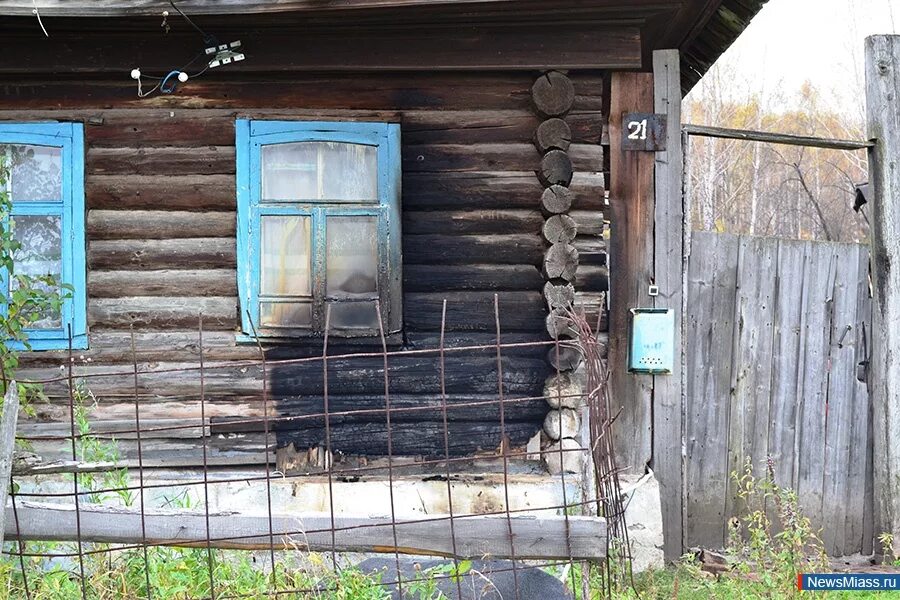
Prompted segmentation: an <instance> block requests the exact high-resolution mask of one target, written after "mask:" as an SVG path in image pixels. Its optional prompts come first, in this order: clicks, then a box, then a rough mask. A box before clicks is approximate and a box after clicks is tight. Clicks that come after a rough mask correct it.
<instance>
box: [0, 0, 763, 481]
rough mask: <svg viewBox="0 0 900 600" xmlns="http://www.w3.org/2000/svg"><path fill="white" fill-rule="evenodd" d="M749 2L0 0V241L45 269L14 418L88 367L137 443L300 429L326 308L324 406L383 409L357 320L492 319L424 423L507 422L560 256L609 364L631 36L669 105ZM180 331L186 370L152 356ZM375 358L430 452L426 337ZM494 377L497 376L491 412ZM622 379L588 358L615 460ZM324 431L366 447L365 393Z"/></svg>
mask: <svg viewBox="0 0 900 600" xmlns="http://www.w3.org/2000/svg"><path fill="white" fill-rule="evenodd" d="M761 4H762V3H761V2H758V1H752V2H750V1H746V0H654V1H652V2H648V1H645V0H629V1H623V0H555V1H553V2H544V1H537V0H279V1H277V2H276V1H262V0H249V1H243V2H232V1H218V2H216V1H211V0H181V1H180V2H177V3H175V4H174V5H172V4H169V3H168V2H164V1H162V0H102V1H95V0H92V1H85V2H78V1H75V0H36V2H32V1H31V0H28V1H24V0H0V44H2V47H3V50H4V51H3V53H2V58H0V144H2V145H3V146H4V147H6V148H10V147H23V146H25V147H29V148H30V149H31V150H33V152H31V153H27V154H26V155H27V157H28V158H27V159H26V160H25V162H24V163H21V164H19V165H18V166H16V167H14V169H13V173H12V176H11V184H10V192H11V194H12V200H13V203H14V212H15V214H16V215H19V216H20V217H21V218H19V219H17V222H19V225H18V230H19V231H20V236H21V237H22V239H23V242H24V243H25V245H26V247H27V248H28V249H30V250H31V252H30V253H29V254H28V256H27V257H25V258H23V260H22V264H21V265H20V268H22V269H31V270H32V271H43V270H47V269H48V268H49V270H51V271H52V272H55V273H58V274H60V275H61V276H62V278H63V279H64V280H66V281H67V282H70V283H72V284H73V285H74V287H75V292H74V293H73V294H72V296H71V297H70V298H69V299H68V300H67V301H66V305H65V307H64V309H63V311H62V314H61V315H57V316H56V317H55V318H53V319H50V320H49V321H47V322H44V323H42V325H41V327H42V329H41V330H40V331H37V332H36V333H35V336H34V337H33V340H34V351H33V352H31V353H28V354H26V355H24V356H23V361H22V373H21V375H20V376H21V377H29V378H36V379H45V380H47V379H49V380H52V381H49V382H48V383H47V384H46V385H45V390H46V393H47V395H48V396H49V399H50V401H49V403H46V404H39V405H38V406H37V407H36V409H37V415H36V417H35V419H36V421H35V422H37V423H39V425H35V426H33V427H32V429H31V430H30V431H38V432H52V431H59V432H65V431H66V428H67V427H68V426H69V425H68V414H69V402H70V398H69V393H68V391H67V383H68V380H69V374H70V368H71V374H72V377H73V379H74V380H76V381H77V380H79V379H80V378H81V377H82V376H84V375H85V374H92V375H93V377H91V378H90V379H87V380H84V381H85V383H84V385H85V386H86V389H87V390H89V391H90V392H91V393H92V394H93V395H94V396H95V397H96V399H97V404H96V406H89V407H88V410H89V413H90V415H91V417H92V419H93V422H94V423H95V427H96V428H97V431H98V432H100V433H102V432H103V431H104V427H106V428H108V429H115V427H116V426H119V427H122V426H123V424H128V423H132V422H133V419H134V397H135V394H137V395H138V396H139V398H140V411H141V412H140V417H141V420H142V423H143V425H144V426H145V427H149V428H150V429H151V430H153V429H154V428H155V433H154V432H153V431H150V432H148V433H146V434H145V437H144V451H143V452H144V460H145V463H144V464H145V465H168V466H196V465H197V464H199V461H200V460H201V453H200V451H199V448H200V444H199V441H198V438H199V437H200V436H201V435H207V437H208V444H209V448H208V451H209V456H208V461H209V463H210V464H214V465H215V464H241V463H243V464H259V463H260V462H261V461H262V460H264V456H265V454H264V451H265V441H264V439H263V433H262V432H263V420H264V413H265V412H266V409H268V415H269V416H280V417H285V416H299V417H302V416H304V415H305V416H307V417H311V416H313V415H319V416H316V417H315V418H306V419H302V420H298V421H290V422H287V423H281V424H279V425H276V426H274V427H273V429H274V430H275V431H276V433H277V439H278V442H277V444H278V446H280V447H281V446H286V445H289V444H290V443H294V445H295V446H296V447H297V448H300V449H303V448H310V447H315V446H317V445H319V444H321V443H322V442H323V435H324V433H323V423H324V419H323V418H322V416H321V413H322V412H323V409H324V408H325V407H324V406H323V388H324V383H325V382H324V381H323V375H322V373H323V371H322V363H321V361H318V362H309V363H307V362H304V361H303V360H301V359H303V358H304V357H318V356H321V354H322V352H323V338H324V332H325V330H326V325H327V328H328V331H329V344H328V353H329V355H341V354H346V353H350V352H371V353H372V356H371V357H369V358H357V359H354V360H353V361H350V360H344V359H341V358H334V359H332V360H329V361H328V363H329V379H328V382H327V387H328V394H329V406H328V409H329V410H330V411H332V412H335V413H341V412H345V411H350V410H359V409H361V408H366V407H372V408H373V409H380V408H383V406H384V392H385V381H384V378H383V369H384V361H383V357H382V356H381V355H380V354H379V353H380V352H381V349H382V340H383V341H384V344H385V345H386V346H387V347H388V349H389V350H402V349H406V350H410V349H433V348H436V347H437V346H438V343H439V341H440V338H441V336H442V334H443V336H444V338H445V344H446V345H447V346H448V347H449V346H489V345H490V344H491V343H493V342H494V341H495V339H496V337H497V335H498V327H499V334H500V336H501V339H502V340H503V341H504V342H510V343H522V344H523V345H522V346H521V347H518V348H513V349H507V350H505V351H504V353H503V356H502V357H500V360H499V362H498V358H497V353H496V349H494V348H490V347H487V348H484V349H473V350H471V351H469V352H466V353H457V354H456V355H453V354H452V353H448V355H447V357H446V364H445V369H446V373H445V375H446V376H445V389H444V392H445V393H446V398H447V401H448V403H449V404H450V406H451V410H450V411H449V413H448V417H449V434H450V435H449V444H450V451H451V453H453V454H456V455H470V454H473V453H475V452H478V451H492V450H496V448H497V447H498V446H500V445H501V427H502V432H504V433H505V434H506V435H507V437H508V438H509V442H510V444H511V445H512V446H515V447H521V446H523V445H524V444H525V443H526V442H527V441H528V440H529V439H530V438H532V437H533V436H534V435H535V433H536V432H538V431H539V430H540V428H541V424H542V423H543V422H544V420H545V417H546V415H547V412H548V410H549V407H548V406H547V404H546V402H545V401H544V400H543V399H542V398H541V396H542V393H543V389H544V385H545V382H546V380H547V378H548V377H549V376H551V375H552V374H553V372H554V370H555V366H551V363H552V362H553V359H552V356H550V357H549V360H548V349H547V347H546V346H529V345H527V343H528V342H540V341H547V340H548V339H550V337H549V336H550V335H551V334H550V333H548V329H549V330H551V331H553V330H554V327H553V326H552V319H551V321H550V325H551V326H550V327H549V328H548V319H547V317H548V314H549V309H548V298H556V297H557V296H556V295H562V297H563V298H568V294H569V293H570V289H571V288H569V287H568V285H569V284H571V285H573V286H574V289H575V290H576V291H577V293H578V297H579V300H578V301H579V302H581V303H583V304H585V305H588V306H594V307H596V309H598V310H603V309H604V307H605V306H606V302H605V300H604V298H605V297H604V293H605V292H607V290H608V289H609V287H610V285H609V282H610V277H609V276H608V274H609V273H610V271H611V273H612V288H613V290H612V291H613V296H612V299H611V304H610V306H611V312H610V314H609V318H608V319H607V318H604V319H603V322H604V323H606V322H607V321H608V322H609V326H610V329H611V331H610V343H611V361H612V365H613V369H614V372H615V370H616V369H619V367H622V368H624V367H623V365H622V364H621V363H617V362H616V361H621V360H623V358H622V353H621V351H619V352H618V353H617V350H616V348H617V344H618V345H619V346H621V345H622V343H623V341H622V340H623V339H624V337H623V336H625V335H626V334H625V328H626V325H625V321H624V315H625V314H626V312H627V309H628V308H629V307H630V306H634V305H638V304H640V302H641V300H640V299H635V294H636V292H634V291H633V289H632V288H634V287H635V282H637V283H636V285H637V286H638V287H640V288H642V289H643V288H645V287H646V277H645V273H646V272H647V270H648V269H650V268H651V266H650V265H648V264H646V263H647V261H648V260H650V259H649V258H648V255H647V245H646V244H647V236H648V235H651V236H652V232H653V218H650V219H647V218H645V217H646V215H647V214H649V215H651V217H652V215H653V208H652V206H653V198H654V179H653V154H652V153H648V152H643V153H641V152H634V151H629V150H626V149H625V148H623V145H622V144H621V142H620V138H621V137H622V135H621V134H622V132H621V121H622V116H623V114H625V113H653V112H654V111H655V110H656V109H655V108H654V78H653V71H654V66H653V64H652V61H651V56H652V52H653V51H654V50H657V49H676V50H678V51H679V52H680V73H681V75H680V85H678V83H679V82H676V84H675V86H674V87H670V88H669V89H670V91H672V90H674V95H675V96H679V97H678V98H676V99H675V100H674V104H675V105H677V104H678V103H679V102H680V94H679V92H680V90H681V89H688V88H690V86H691V85H693V83H695V82H696V81H697V79H698V78H699V77H700V76H701V75H702V74H703V72H704V71H705V70H706V68H707V67H708V66H709V65H710V64H711V63H712V61H714V60H715V58H716V57H717V56H718V55H719V54H720V53H721V52H723V51H724V50H725V48H727V47H728V45H729V44H730V43H731V42H732V41H733V40H734V39H735V38H736V37H737V35H738V34H739V33H740V31H741V30H742V29H743V27H744V26H746V24H747V23H748V22H749V20H750V18H752V16H753V15H754V14H755V13H756V11H758V10H759V8H760V5H761ZM233 42H240V44H239V45H238V44H236V43H235V44H233ZM213 63H216V64H213ZM672 67H673V68H674V69H675V72H678V70H679V69H677V68H676V67H679V65H677V64H676V65H672ZM657 71H658V70H657ZM657 75H659V73H658V72H657ZM656 112H659V111H658V110H656ZM675 126H676V131H677V123H675ZM670 137H671V136H670ZM674 137H676V138H677V137H678V136H677V135H676V136H674ZM657 183H658V182H657ZM548 190H549V191H548ZM648 206H649V207H650V208H649V211H650V212H649V213H647V210H648ZM610 222H611V225H610V224H609V223H610ZM620 223H621V224H620ZM605 226H606V228H607V229H608V231H607V232H606V233H604V229H605ZM608 247H609V248H610V249H611V260H609V261H607V249H608ZM548 284H549V286H550V288H549V289H546V290H545V286H548ZM617 286H618V287H617ZM495 296H496V298H497V299H498V304H499V308H498V310H496V312H495ZM445 301H446V315H445V317H442V315H443V314H444V313H443V311H444V302H445ZM568 302H571V299H568V300H558V299H557V300H553V299H551V300H550V303H551V304H553V305H554V307H556V306H557V303H560V304H559V305H560V306H561V305H565V304H566V303H568ZM497 315H499V322H498V319H497V318H496V316H497ZM201 318H202V327H201V325H200V321H201ZM326 321H327V323H326ZM201 329H202V343H201V341H200V332H201ZM70 332H71V345H72V350H71V351H70V350H69V344H70V335H69V333H70ZM132 334H133V335H132ZM257 341H258V342H259V343H257ZM201 348H202V360H203V361H204V363H205V368H206V371H205V373H204V378H203V380H202V381H201V378H200V377H199V372H198V371H197V370H193V371H185V370H182V369H183V368H185V367H191V368H195V367H196V366H197V364H198V362H199V361H200V359H201ZM263 356H264V357H265V358H266V360H268V361H273V362H272V364H271V365H262V364H260V363H259V359H260V358H262V357H263ZM282 359H297V360H295V361H292V362H284V361H283V360H282ZM498 365H499V367H498ZM135 366H136V367H137V370H138V371H139V374H138V376H137V377H134V376H133V373H132V371H133V369H134V367H135ZM562 368H563V369H565V368H566V365H562ZM389 369H390V370H391V380H390V384H389V388H390V390H389V391H390V394H391V401H392V404H393V406H394V407H423V408H425V409H427V410H422V411H419V412H408V413H404V414H398V415H397V416H396V417H395V418H394V421H393V423H392V427H393V432H392V438H393V447H392V448H391V451H392V452H393V454H394V455H416V456H421V455H426V456H427V455H434V454H442V453H443V448H444V446H443V444H444V439H443V436H442V435H439V433H440V432H441V430H442V422H441V413H440V400H441V385H440V378H439V369H440V365H439V359H438V357H437V356H436V355H435V354H434V353H432V354H423V355H421V356H419V355H414V354H408V355H406V356H402V357H399V358H395V359H391V364H390V365H389ZM498 377H499V378H500V379H501V380H502V382H503V391H504V392H505V393H506V394H507V395H508V397H509V398H518V399H519V401H517V402H514V403H510V404H509V406H507V409H506V414H505V422H503V423H501V422H500V419H499V414H498V406H497V405H496V403H490V402H489V401H490V400H491V399H493V398H496V396H497V393H498V385H497V381H498ZM629 385H631V383H629V382H625V383H622V384H615V382H614V392H615V393H617V394H620V396H617V397H616V399H615V401H616V402H617V403H620V404H622V405H623V406H624V407H625V409H624V413H623V418H622V431H623V433H622V434H621V436H622V437H623V439H625V440H626V441H625V442H624V443H623V450H622V455H623V460H624V461H625V463H626V465H627V466H632V467H634V468H642V467H643V466H644V464H645V463H646V462H647V461H648V460H649V459H650V458H651V457H650V456H649V455H648V454H647V453H645V452H642V450H641V449H643V448H645V447H646V448H648V449H649V448H650V447H651V444H650V440H649V438H648V436H649V435H650V434H649V432H647V431H643V430H640V431H638V430H632V429H629V427H632V428H633V427H634V423H635V422H636V421H635V420H634V419H631V418H630V417H629V414H631V413H634V412H635V411H640V410H642V408H641V406H639V403H638V402H637V400H634V399H632V398H631V397H630V396H629V395H630V394H631V392H632V391H633V390H631V388H629ZM201 397H202V398H203V407H202V408H203V413H202V416H205V417H206V419H207V421H208V423H204V428H202V429H201V428H198V429H197V430H196V433H190V434H189V433H185V432H180V433H177V434H176V433H167V431H169V432H171V431H172V430H167V429H166V427H172V426H178V425H183V424H186V423H198V424H199V419H200V418H201V403H200V398H201ZM529 399H530V400H529ZM454 404H461V405H463V406H460V407H455V408H454V406H453V405H454ZM428 407H431V408H430V409H428ZM104 424H106V425H104ZM330 435H331V443H332V444H333V447H334V449H335V450H336V451H340V452H344V453H347V454H368V455H378V454H384V453H386V452H387V450H388V448H387V434H386V427H385V419H384V413H383V411H382V412H378V410H373V412H372V414H371V415H370V416H366V415H360V414H357V415H353V416H352V417H351V416H343V417H332V419H331V423H330ZM120 437H121V438H122V439H120V446H121V448H122V453H123V458H125V459H131V460H133V459H134V457H135V450H134V446H133V440H132V439H130V438H131V437H133V436H120ZM35 447H36V449H37V450H38V451H39V452H41V453H44V454H46V455H48V456H56V455H58V456H65V452H66V451H67V450H66V449H65V448H62V447H60V444H59V443H58V442H53V441H44V442H41V441H36V442H35ZM648 451H649V450H648Z"/></svg>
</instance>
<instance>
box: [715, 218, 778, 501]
mask: <svg viewBox="0 0 900 600" xmlns="http://www.w3.org/2000/svg"><path fill="white" fill-rule="evenodd" d="M777 253H778V247H777V245H775V244H772V243H771V241H770V240H766V239H762V238H753V237H749V236H741V238H740V241H739V245H738V267H737V277H738V286H737V287H738V290H737V298H736V302H735V311H736V314H735V338H736V339H735V340H734V341H735V346H734V347H735V355H734V358H733V359H732V367H731V369H732V373H731V379H732V390H733V391H732V395H731V403H730V404H731V417H730V420H729V434H728V467H727V470H726V474H727V476H728V491H727V494H726V497H725V501H726V507H725V514H726V515H735V514H739V513H740V512H742V511H743V510H744V509H745V508H746V506H745V505H744V502H743V500H742V499H741V498H739V497H738V488H737V481H736V480H735V478H734V477H733V476H732V473H735V472H737V473H741V472H743V469H744V466H745V463H746V461H748V460H749V461H750V463H751V465H752V468H753V473H754V475H755V476H756V477H762V476H764V475H765V460H766V453H767V452H768V437H769V436H768V433H769V428H768V423H769V397H770V391H771V383H772V377H771V375H772V368H773V367H772V337H773V322H774V318H773V317H774V302H773V300H774V299H775V298H774V292H775V272H776V269H775V266H776V264H777Z"/></svg>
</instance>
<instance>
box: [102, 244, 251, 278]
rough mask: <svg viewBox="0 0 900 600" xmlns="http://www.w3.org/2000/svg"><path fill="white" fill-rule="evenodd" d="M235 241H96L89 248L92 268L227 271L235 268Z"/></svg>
mask: <svg viewBox="0 0 900 600" xmlns="http://www.w3.org/2000/svg"><path fill="white" fill-rule="evenodd" d="M236 263H237V259H236V255H235V240H233V239H230V238H190V239H178V240H99V241H93V242H91V243H90V244H89V246H88V264H89V265H90V268H92V269H123V268H135V269H151V270H155V269H204V268H208V269H228V268H234V267H235V266H236Z"/></svg>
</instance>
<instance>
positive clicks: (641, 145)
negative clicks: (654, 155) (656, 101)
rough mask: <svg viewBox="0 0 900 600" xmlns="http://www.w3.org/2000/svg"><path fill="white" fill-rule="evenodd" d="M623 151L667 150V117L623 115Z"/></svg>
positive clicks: (647, 114)
mask: <svg viewBox="0 0 900 600" xmlns="http://www.w3.org/2000/svg"><path fill="white" fill-rule="evenodd" d="M621 132H622V133H621V136H622V137H621V140H622V149H623V150H630V151H637V152H656V151H659V150H665V149H666V115H661V114H660V115H658V114H654V113H627V114H625V115H622V129H621Z"/></svg>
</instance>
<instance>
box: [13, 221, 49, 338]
mask: <svg viewBox="0 0 900 600" xmlns="http://www.w3.org/2000/svg"><path fill="white" fill-rule="evenodd" d="M13 223H14V228H15V237H16V240H18V241H19V243H21V244H22V247H21V248H20V249H19V250H18V251H17V252H16V254H15V257H14V260H15V274H16V275H30V276H32V277H40V276H44V275H52V276H54V277H55V278H56V281H57V282H59V280H60V279H61V278H62V245H61V242H62V230H61V223H60V218H59V217H54V216H45V215H39V216H24V215H21V216H16V217H13ZM10 287H11V288H12V289H16V287H17V284H16V281H15V279H13V280H12V281H11V282H10ZM45 291H49V288H45ZM54 291H58V288H57V289H56V290H54ZM30 327H33V328H35V329H50V328H59V327H62V316H61V315H60V313H59V311H44V312H43V313H42V314H41V318H40V320H38V321H37V322H36V323H34V324H32V325H30Z"/></svg>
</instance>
